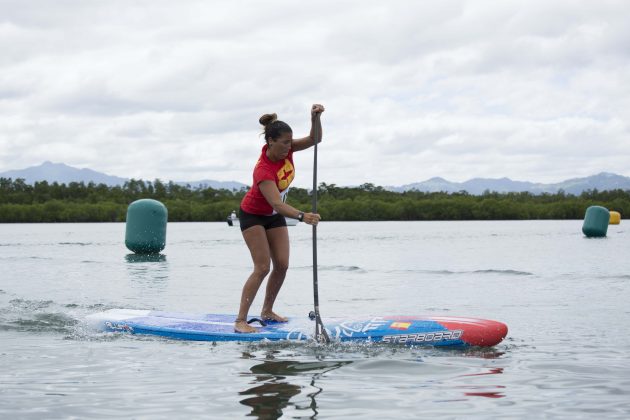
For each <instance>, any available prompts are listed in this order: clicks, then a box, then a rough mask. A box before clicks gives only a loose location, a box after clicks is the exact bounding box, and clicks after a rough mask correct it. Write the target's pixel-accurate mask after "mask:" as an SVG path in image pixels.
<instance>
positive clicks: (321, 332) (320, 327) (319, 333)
mask: <svg viewBox="0 0 630 420" xmlns="http://www.w3.org/2000/svg"><path fill="white" fill-rule="evenodd" d="M319 117H320V114H315V119H314V121H313V141H314V143H315V145H314V151H313V155H314V158H313V209H312V212H313V213H317V142H318V141H319V139H320V137H321V132H320V129H319V127H320V121H319ZM313 300H314V303H315V340H317V342H318V343H330V338H329V337H328V333H326V328H324V323H323V322H322V318H321V316H320V315H319V292H318V290H317V226H316V225H313Z"/></svg>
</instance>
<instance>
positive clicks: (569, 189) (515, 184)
mask: <svg viewBox="0 0 630 420" xmlns="http://www.w3.org/2000/svg"><path fill="white" fill-rule="evenodd" d="M0 177H1V178H12V179H17V178H24V180H25V181H26V182H27V183H29V184H32V183H33V182H35V181H48V182H58V183H64V184H68V183H70V182H84V183H88V182H94V183H96V184H101V183H102V184H106V185H109V186H114V185H122V184H124V183H125V182H126V181H128V180H129V179H128V178H120V177H117V176H112V175H107V174H104V173H101V172H96V171H93V170H91V169H79V168H74V167H72V166H68V165H65V164H63V163H52V162H44V163H42V164H41V165H39V166H33V167H30V168H26V169H20V170H12V171H6V172H0ZM167 182H168V181H167ZM175 183H176V184H178V185H190V186H191V187H193V188H197V187H211V188H215V189H222V188H223V189H228V190H240V189H241V188H248V186H247V185H245V184H242V183H240V182H236V181H214V180H209V179H204V180H201V181H177V182H175ZM385 189H387V190H390V191H397V192H403V191H409V190H414V189H415V190H418V191H425V192H439V191H444V192H449V193H452V192H458V191H467V192H468V193H469V194H473V195H479V194H483V193H484V191H496V192H500V193H504V192H521V191H528V192H530V193H532V194H541V193H556V192H558V191H559V190H563V191H564V192H566V193H567V194H575V195H579V194H581V193H582V191H586V190H593V189H597V190H599V191H606V190H615V189H621V190H630V177H625V176H622V175H617V174H612V173H608V172H602V173H599V174H597V175H592V176H589V177H585V178H572V179H568V180H566V181H563V182H559V183H555V184H541V183H533V182H527V181H513V180H511V179H509V178H473V179H470V180H468V181H465V182H450V181H447V180H446V179H444V178H439V177H436V178H431V179H428V180H426V181H423V182H416V183H413V184H407V185H402V186H399V187H396V186H394V187H385Z"/></svg>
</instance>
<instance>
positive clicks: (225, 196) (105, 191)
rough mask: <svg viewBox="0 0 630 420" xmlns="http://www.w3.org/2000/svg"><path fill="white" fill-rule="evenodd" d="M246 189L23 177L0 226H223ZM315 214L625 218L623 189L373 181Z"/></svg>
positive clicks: (327, 197)
mask: <svg viewBox="0 0 630 420" xmlns="http://www.w3.org/2000/svg"><path fill="white" fill-rule="evenodd" d="M245 193H246V189H241V190H238V191H237V190H232V191H230V190H226V189H214V188H210V187H192V186H190V185H186V186H182V185H178V184H175V183H173V182H168V183H164V182H162V181H160V180H154V181H143V180H134V179H132V180H130V181H127V182H125V184H124V185H121V186H107V185H105V184H94V183H92V182H90V183H87V184H85V183H83V182H70V183H68V184H64V183H61V184H59V183H57V182H53V183H48V182H46V181H42V182H35V183H34V184H32V185H31V184H27V183H26V182H25V181H24V180H23V179H15V180H12V179H10V178H0V223H39V222H124V221H125V218H126V213H127V206H128V205H129V204H130V203H132V202H133V201H135V200H139V199H142V198H152V199H155V200H158V201H161V202H162V203H164V205H166V207H167V209H168V219H169V221H173V222H193V221H195V222H210V221H223V220H225V218H226V217H227V215H228V214H229V213H230V212H231V211H232V210H237V209H238V207H239V203H240V201H241V199H242V198H243V196H244V195H245ZM317 194H318V211H319V213H320V214H321V215H322V219H323V220H327V221H368V220H530V219H582V218H583V217H584V213H585V211H586V209H587V208H588V207H589V206H592V205H600V206H604V207H606V208H608V209H610V210H616V211H619V212H620V213H621V214H622V216H623V215H624V214H626V215H627V214H630V191H624V190H612V191H597V190H589V191H585V192H583V193H582V194H580V195H572V194H566V193H565V192H563V191H559V192H557V193H554V194H549V193H544V194H537V195H534V194H531V193H528V192H518V193H497V192H492V191H486V192H485V193H483V194H482V195H471V194H468V193H467V192H465V191H460V192H455V193H446V192H431V193H429V192H422V191H415V190H413V191H407V192H402V193H398V192H392V191H388V190H386V189H384V188H383V187H380V186H375V185H373V184H363V185H360V186H358V187H339V186H337V185H335V184H326V183H322V184H320V185H319V188H318V191H317ZM311 202H312V192H310V191H308V190H306V189H303V188H292V189H291V191H290V192H289V203H290V204H291V205H293V206H294V207H296V208H299V209H302V210H305V211H307V210H309V209H310V208H311Z"/></svg>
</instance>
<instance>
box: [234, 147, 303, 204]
mask: <svg viewBox="0 0 630 420" xmlns="http://www.w3.org/2000/svg"><path fill="white" fill-rule="evenodd" d="M293 178H295V168H294V166H293V150H290V151H289V154H288V155H287V157H286V158H284V159H283V160H280V161H278V162H272V161H270V160H269V158H268V157H267V145H266V144H265V145H264V146H263V148H262V153H261V154H260V157H259V158H258V162H256V166H255V167H254V182H253V183H252V187H251V188H250V189H249V191H248V192H247V194H245V197H243V200H242V201H241V208H242V209H243V210H245V211H246V212H247V213H252V214H260V215H264V216H271V215H273V214H275V213H276V212H275V211H274V209H273V207H271V205H270V204H269V202H268V201H267V199H266V198H265V196H264V195H263V194H262V192H261V191H260V188H258V184H260V183H261V182H262V181H273V182H275V183H276V186H277V187H278V191H280V196H281V197H282V201H285V200H286V195H287V192H289V185H290V184H291V181H293Z"/></svg>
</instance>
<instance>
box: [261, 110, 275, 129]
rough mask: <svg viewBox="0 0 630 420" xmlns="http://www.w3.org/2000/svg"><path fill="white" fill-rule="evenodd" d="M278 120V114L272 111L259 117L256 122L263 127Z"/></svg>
mask: <svg viewBox="0 0 630 420" xmlns="http://www.w3.org/2000/svg"><path fill="white" fill-rule="evenodd" d="M277 120H278V115H277V114H276V113H275V112H274V113H273V114H265V115H263V116H262V117H260V119H259V120H258V122H259V123H260V124H261V125H264V126H265V127H266V126H268V125H269V124H271V123H272V122H274V121H277Z"/></svg>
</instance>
